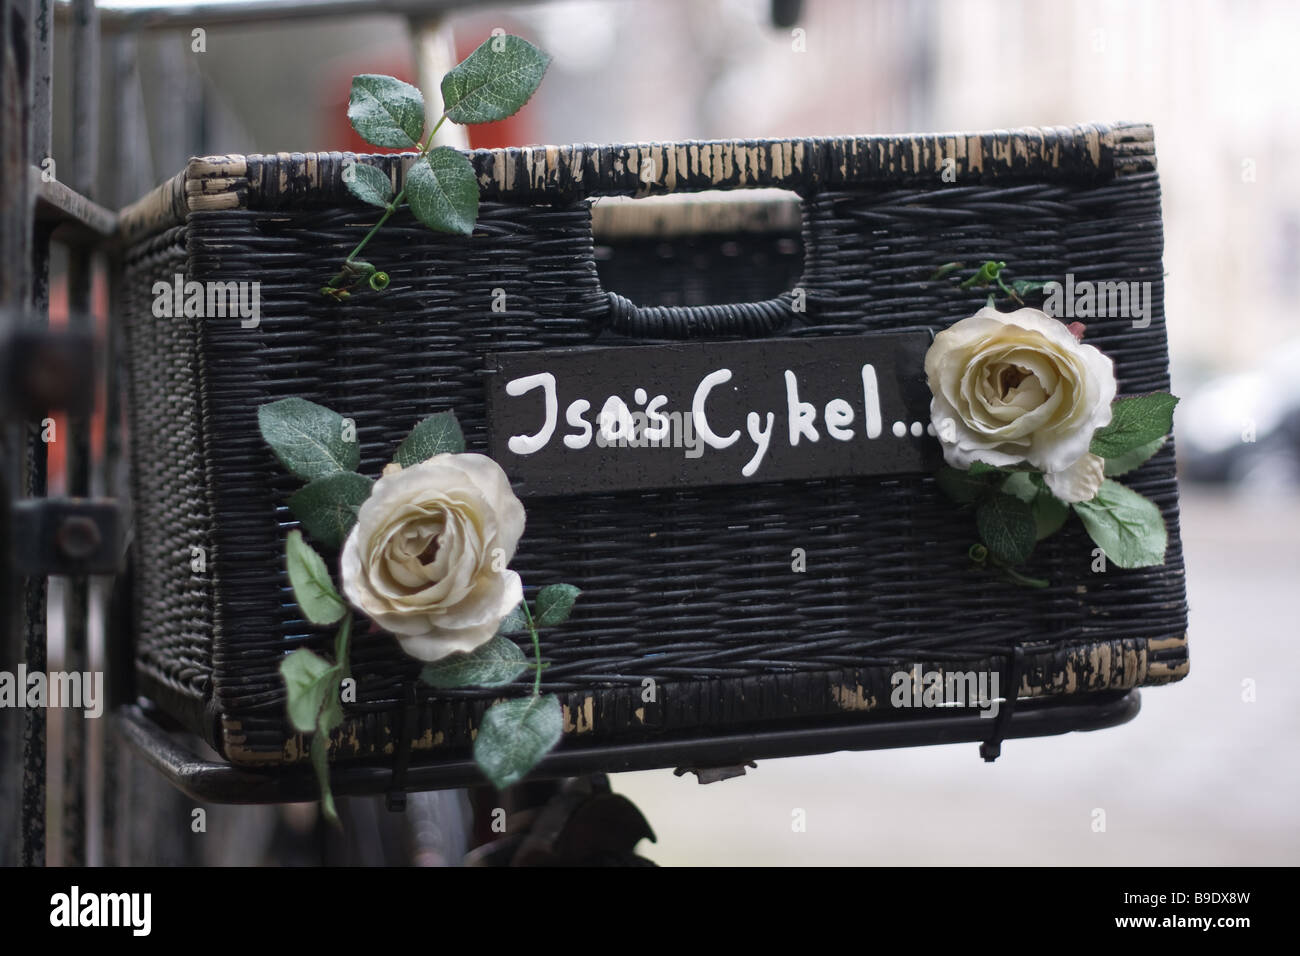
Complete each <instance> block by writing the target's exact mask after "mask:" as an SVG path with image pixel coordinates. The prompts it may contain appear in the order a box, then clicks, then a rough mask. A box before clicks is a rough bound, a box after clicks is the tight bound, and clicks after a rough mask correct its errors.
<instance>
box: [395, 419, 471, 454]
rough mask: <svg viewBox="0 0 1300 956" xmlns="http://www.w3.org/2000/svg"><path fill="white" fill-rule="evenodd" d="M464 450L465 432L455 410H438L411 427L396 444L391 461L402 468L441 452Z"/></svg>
mask: <svg viewBox="0 0 1300 956" xmlns="http://www.w3.org/2000/svg"><path fill="white" fill-rule="evenodd" d="M464 450H465V434H464V432H462V431H461V430H460V422H459V421H458V420H457V419H456V413H455V412H438V413H437V414H436V415H430V416H429V417H428V418H426V419H425V420H424V421H422V422H420V423H419V424H418V425H416V426H415V427H414V428H412V429H411V433H410V434H409V435H407V436H406V437H405V438H404V439H402V443H401V444H400V445H398V446H397V453H396V454H395V455H394V456H393V461H395V462H397V463H398V464H399V465H401V466H402V467H403V468H409V467H411V466H412V465H418V464H419V463H420V462H422V461H428V460H429V459H430V458H432V457H433V456H434V455H439V454H442V453H443V452H453V453H459V452H462V451H464Z"/></svg>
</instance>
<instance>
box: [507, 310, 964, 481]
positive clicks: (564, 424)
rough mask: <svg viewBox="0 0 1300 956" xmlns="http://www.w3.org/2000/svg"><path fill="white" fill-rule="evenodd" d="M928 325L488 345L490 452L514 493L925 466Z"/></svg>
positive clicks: (930, 446)
mask: <svg viewBox="0 0 1300 956" xmlns="http://www.w3.org/2000/svg"><path fill="white" fill-rule="evenodd" d="M931 338H932V336H931V333H930V331H929V330H928V329H918V330H907V331H901V332H881V333H873V334H868V335H851V336H846V335H836V336H820V337H816V338H812V337H810V338H797V339H767V340H764V341H745V342H682V343H672V344H668V345H645V346H628V347H595V348H572V349H548V350H544V351H537V352H503V353H496V354H494V355H490V356H488V385H487V412H488V446H489V454H490V455H491V456H492V457H493V458H494V459H495V460H496V461H497V463H498V464H500V465H501V467H502V468H504V469H505V472H506V474H507V475H509V476H510V479H511V481H512V483H513V484H514V486H515V491H516V493H518V494H520V495H563V494H581V493H591V492H602V491H630V490H635V489H642V488H680V487H698V486H703V485H741V484H749V483H751V482H764V481H787V480H791V479H811V478H829V477H838V476H846V475H893V474H903V473H908V472H926V471H932V470H933V469H934V468H935V467H936V466H937V464H938V463H939V461H940V454H939V445H938V442H937V441H936V440H935V439H934V438H933V437H932V435H933V431H932V429H931V428H930V390H929V388H928V387H927V386H926V383H925V367H924V362H925V352H926V350H927V349H928V348H929V347H930V342H931Z"/></svg>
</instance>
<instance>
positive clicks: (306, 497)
mask: <svg viewBox="0 0 1300 956" xmlns="http://www.w3.org/2000/svg"><path fill="white" fill-rule="evenodd" d="M373 486H374V482H373V481H372V480H371V479H369V478H367V477H366V476H365V475H358V474H357V473H356V472H355V471H342V472H336V473H335V474H332V475H327V476H326V477H324V478H317V479H316V480H315V481H313V482H311V483H310V484H307V485H304V486H303V487H302V488H299V489H298V490H297V491H296V492H294V493H293V495H291V496H290V498H289V510H290V511H292V512H293V513H294V516H295V517H296V518H297V519H298V520H299V521H301V522H302V526H303V527H304V528H306V529H307V533H308V534H310V535H311V536H312V537H313V538H315V539H316V540H317V541H319V542H320V543H321V544H323V545H325V546H326V547H329V548H337V547H339V546H340V545H342V544H343V541H344V539H346V538H347V536H348V532H349V531H351V530H352V526H353V525H354V524H356V520H357V511H358V510H359V509H360V508H361V505H362V504H364V503H365V500H366V499H367V498H368V497H370V489H371V488H372V487H373Z"/></svg>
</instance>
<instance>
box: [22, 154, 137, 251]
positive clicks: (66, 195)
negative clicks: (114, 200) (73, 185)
mask: <svg viewBox="0 0 1300 956" xmlns="http://www.w3.org/2000/svg"><path fill="white" fill-rule="evenodd" d="M31 176H32V179H33V192H34V193H35V195H36V219H37V221H38V222H41V223H44V224H47V225H51V226H56V227H60V228H59V230H58V232H57V234H56V235H55V237H54V238H57V239H59V240H66V241H70V242H94V241H97V240H102V239H111V238H112V237H113V235H114V233H116V232H117V214H116V213H114V212H111V211H109V210H107V209H105V208H104V207H103V206H100V205H98V204H96V203H94V202H91V201H90V200H89V199H87V198H86V197H85V196H83V195H82V194H81V193H79V192H76V191H75V190H73V189H70V188H69V187H68V186H66V185H64V184H63V183H61V182H58V181H53V182H49V181H46V180H44V179H42V178H41V176H40V170H39V168H37V167H33V168H32V171H31Z"/></svg>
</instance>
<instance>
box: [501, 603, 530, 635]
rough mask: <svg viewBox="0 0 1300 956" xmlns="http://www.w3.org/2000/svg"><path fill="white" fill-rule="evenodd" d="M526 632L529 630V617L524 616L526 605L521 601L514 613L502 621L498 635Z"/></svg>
mask: <svg viewBox="0 0 1300 956" xmlns="http://www.w3.org/2000/svg"><path fill="white" fill-rule="evenodd" d="M526 630H528V617H527V615H525V614H524V604H523V602H522V601H520V602H519V603H518V604H516V605H515V609H514V610H513V611H511V612H510V613H509V614H507V615H506V616H505V617H503V618H502V619H501V626H500V627H498V628H497V633H498V634H518V633H519V632H520V631H526Z"/></svg>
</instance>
